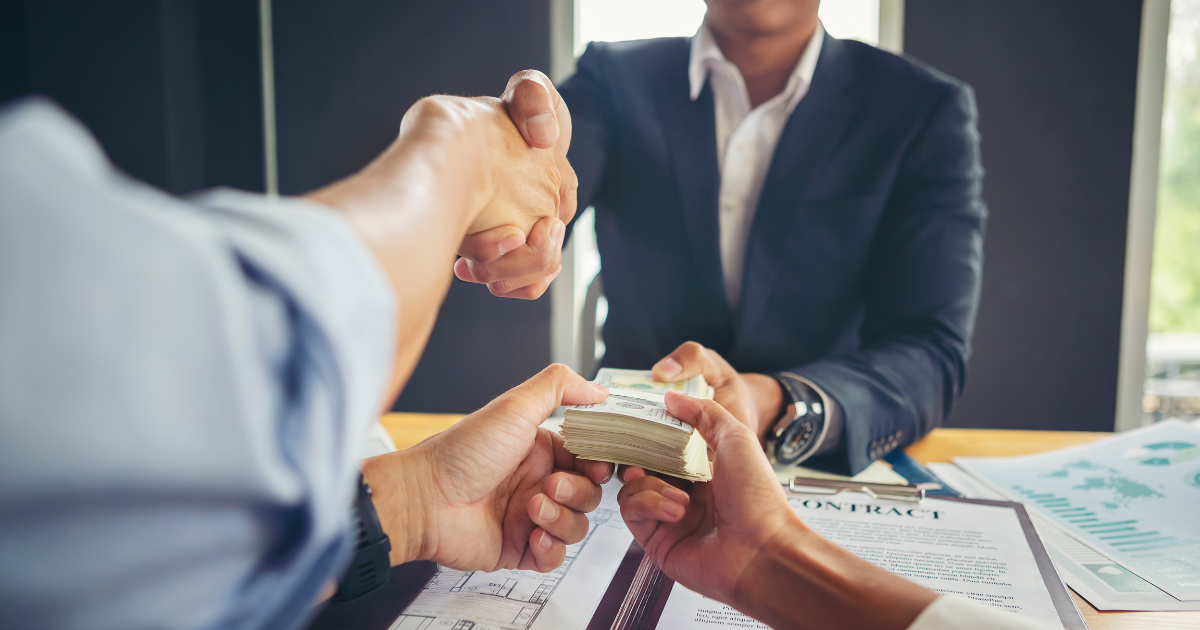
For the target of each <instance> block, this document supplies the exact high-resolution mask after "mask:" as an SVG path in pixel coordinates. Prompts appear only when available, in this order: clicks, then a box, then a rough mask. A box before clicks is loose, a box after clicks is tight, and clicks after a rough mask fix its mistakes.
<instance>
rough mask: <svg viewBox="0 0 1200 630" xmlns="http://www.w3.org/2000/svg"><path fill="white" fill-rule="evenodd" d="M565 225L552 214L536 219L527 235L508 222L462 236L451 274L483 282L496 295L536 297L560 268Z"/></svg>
mask: <svg viewBox="0 0 1200 630" xmlns="http://www.w3.org/2000/svg"><path fill="white" fill-rule="evenodd" d="M566 234H567V226H566V224H565V223H563V222H562V221H561V220H559V219H557V218H555V217H546V218H544V219H542V220H540V221H538V222H537V223H536V224H534V226H533V230H532V231H531V232H530V233H529V238H528V240H526V238H525V236H524V235H523V234H521V231H520V230H517V229H516V228H514V227H512V226H508V225H504V226H501V227H498V228H494V229H491V230H487V231H485V232H480V233H479V234H475V235H473V236H468V237H467V238H465V239H463V243H462V247H461V248H460V249H459V251H458V255H459V256H462V258H459V259H458V260H457V261H456V262H455V263H454V275H455V276H457V277H458V279H459V280H463V281H464V282H475V283H479V284H486V285H487V287H488V290H489V291H491V292H492V295H495V296H497V297H508V298H517V299H522V300H536V299H538V298H539V297H541V296H542V294H543V293H545V292H546V289H548V288H549V287H550V283H551V282H553V281H554V279H555V278H557V277H558V274H559V272H561V271H562V265H561V259H562V246H563V241H564V240H565V239H566Z"/></svg>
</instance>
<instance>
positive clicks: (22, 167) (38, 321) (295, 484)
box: [0, 101, 397, 628]
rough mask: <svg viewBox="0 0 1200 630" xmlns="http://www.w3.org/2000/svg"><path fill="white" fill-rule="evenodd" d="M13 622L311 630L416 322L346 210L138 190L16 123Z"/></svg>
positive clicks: (7, 273) (5, 207) (8, 520)
mask: <svg viewBox="0 0 1200 630" xmlns="http://www.w3.org/2000/svg"><path fill="white" fill-rule="evenodd" d="M0 296H3V298H0V618H3V619H21V620H22V621H23V622H24V623H25V625H26V626H27V627H55V628H84V627H86V628H150V627H154V628H177V627H178V628H183V627H188V628H191V627H226V626H229V627H233V626H237V627H254V628H295V627H298V626H300V625H301V624H302V623H304V622H305V621H306V620H307V619H308V617H309V616H310V615H311V610H312V606H311V603H312V601H313V599H314V597H315V595H316V594H317V592H318V591H319V589H320V588H321V586H322V584H323V583H325V582H326V581H327V580H328V579H329V578H331V577H334V576H335V574H336V573H337V572H338V571H339V570H340V568H341V567H342V566H343V564H344V562H345V560H346V558H347V555H348V551H349V540H348V535H347V528H348V520H349V519H348V516H349V509H348V507H349V505H350V500H351V496H352V494H351V492H352V489H353V483H354V479H355V470H356V463H357V456H358V453H357V451H358V449H359V448H360V447H361V443H362V440H361V435H362V433H363V432H364V431H365V430H366V428H367V426H368V423H369V422H370V421H371V420H372V419H373V418H375V417H377V415H378V413H379V410H380V409H381V408H382V405H383V402H384V401H383V397H384V395H385V391H386V386H387V381H388V378H389V376H390V371H391V368H392V364H391V356H392V353H393V351H394V347H395V343H394V342H395V335H396V317H397V308H396V304H395V294H394V293H393V292H392V291H391V289H390V287H389V285H388V283H387V281H386V279H385V277H384V275H383V273H382V271H381V270H380V269H379V267H378V265H377V263H376V262H375V260H374V259H373V258H372V256H371V254H370V252H369V251H367V250H366V248H365V247H364V246H363V245H362V243H361V242H360V241H359V240H358V238H357V236H356V235H355V234H354V232H353V231H352V230H351V229H350V227H349V226H348V225H347V224H346V222H345V221H344V220H343V219H342V218H341V217H340V216H339V215H338V214H337V213H335V212H332V211H330V210H328V209H326V208H324V207H321V206H319V205H316V204H312V203H308V202H305V201H302V200H296V199H269V198H265V197H262V196H259V195H251V194H247V193H240V192H235V191H228V190H219V191H214V192H209V193H206V194H203V195H200V196H197V197H193V198H190V199H187V200H180V199H177V198H174V197H171V196H169V195H166V194H164V193H162V192H160V191H158V190H156V189H153V188H151V187H149V186H146V185H143V184H141V183H139V182H136V181H134V180H131V179H129V178H128V177H125V176H124V175H122V174H121V173H119V172H118V171H117V170H116V169H114V168H113V167H112V166H111V165H110V164H109V163H108V161H107V159H106V158H105V157H104V155H103V153H102V151H101V150H100V148H99V146H98V145H97V144H96V142H95V141H94V140H93V139H92V138H91V136H90V135H89V134H88V133H87V131H86V130H85V129H84V128H83V127H81V126H80V125H79V124H78V123H77V122H75V121H74V120H72V119H71V118H70V117H69V116H67V115H66V114H65V113H63V112H62V111H61V110H60V109H58V108H57V107H56V106H54V105H52V104H50V103H48V102H46V101H26V102H23V103H20V104H18V105H15V106H12V107H10V108H9V109H7V110H6V111H3V112H0Z"/></svg>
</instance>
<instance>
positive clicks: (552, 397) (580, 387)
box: [489, 363, 608, 426]
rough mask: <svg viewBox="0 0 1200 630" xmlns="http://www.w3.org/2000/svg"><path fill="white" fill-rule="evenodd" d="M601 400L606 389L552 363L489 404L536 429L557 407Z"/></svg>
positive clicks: (604, 395)
mask: <svg viewBox="0 0 1200 630" xmlns="http://www.w3.org/2000/svg"><path fill="white" fill-rule="evenodd" d="M605 398H608V390H607V389H605V388H604V387H603V386H601V385H597V384H595V383H591V382H588V381H586V380H584V378H583V377H582V376H580V375H578V374H576V373H575V371H574V370H572V369H571V368H569V367H567V366H565V365H563V364H561V363H555V364H554V365H551V366H550V367H547V368H546V369H544V370H542V371H541V372H539V373H538V374H537V375H535V376H534V377H533V378H531V379H529V380H527V381H525V382H524V383H521V384H520V385H517V386H516V387H514V388H512V389H510V390H508V391H507V392H505V393H504V394H503V395H502V396H500V398H497V399H496V400H495V401H493V402H492V404H493V405H499V406H501V407H502V408H504V409H505V410H506V411H508V412H509V414H511V415H512V416H516V417H518V418H520V419H521V420H523V421H528V422H531V423H533V424H534V425H535V426H536V425H537V424H540V423H541V422H542V421H543V420H545V419H546V418H548V417H549V416H550V413H551V412H553V411H554V410H555V409H557V408H558V407H559V406H561V405H591V404H595V403H599V402H603V401H604V399H605ZM489 406H491V405H489ZM509 414H505V415H509Z"/></svg>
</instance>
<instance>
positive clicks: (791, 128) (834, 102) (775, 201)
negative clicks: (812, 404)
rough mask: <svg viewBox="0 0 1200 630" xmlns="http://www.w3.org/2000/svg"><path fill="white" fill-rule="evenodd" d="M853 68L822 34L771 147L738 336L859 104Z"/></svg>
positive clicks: (756, 311) (763, 297)
mask: <svg viewBox="0 0 1200 630" xmlns="http://www.w3.org/2000/svg"><path fill="white" fill-rule="evenodd" d="M854 88H855V84H854V68H853V65H852V64H851V63H850V60H849V59H848V58H847V56H846V54H845V50H844V46H843V44H842V42H840V41H838V40H836V39H834V38H832V37H828V36H827V37H826V38H825V42H824V44H823V46H822V48H821V55H820V57H819V58H818V59H817V67H816V69H815V71H814V72H813V80H812V85H811V86H810V87H809V90H808V93H807V94H805V96H804V98H802V99H801V100H800V102H799V103H797V104H796V109H795V110H793V111H792V115H791V116H790V117H789V118H788V122H787V124H786V125H785V126H784V129H783V133H782V134H781V135H780V138H779V143H778V144H777V145H776V147H775V155H774V158H773V159H772V160H771V168H770V170H769V171H768V173H767V179H766V182H765V183H764V185H763V191H762V194H761V195H760V196H759V202H758V210H757V212H756V213H755V216H754V223H753V225H752V226H751V231H750V239H749V241H748V243H747V246H746V264H745V271H744V275H743V277H742V287H743V289H742V299H741V305H740V309H739V312H738V327H737V328H738V331H739V334H738V337H739V339H740V338H741V337H742V336H743V335H745V334H746V333H747V331H749V330H751V329H753V327H754V325H755V323H756V322H757V321H758V319H759V318H760V317H761V316H762V314H763V312H764V309H765V308H766V306H767V301H768V299H769V298H770V295H771V285H772V284H773V283H774V281H775V277H776V276H777V275H778V273H779V269H780V266H781V265H785V264H787V260H788V253H787V252H786V251H784V249H785V247H786V245H787V242H788V239H789V237H790V234H791V232H792V231H793V228H794V226H795V223H796V220H797V218H798V217H799V215H800V213H801V208H802V204H803V203H804V201H805V199H806V197H807V196H808V195H809V194H811V191H812V189H813V188H814V187H815V183H816V182H818V181H820V177H821V174H822V171H824V169H825V166H826V165H827V164H828V163H829V161H830V160H831V159H832V158H833V155H834V152H835V151H836V149H837V146H838V144H839V140H840V138H841V137H842V136H843V135H844V133H845V132H846V130H847V129H848V126H849V123H850V122H851V120H852V119H853V117H854V116H855V114H856V113H857V110H858V104H859V99H857V98H856V97H855V91H856V90H855V89H854Z"/></svg>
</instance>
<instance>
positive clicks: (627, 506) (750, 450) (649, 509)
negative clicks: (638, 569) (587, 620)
mask: <svg viewBox="0 0 1200 630" xmlns="http://www.w3.org/2000/svg"><path fill="white" fill-rule="evenodd" d="M666 404H667V411H669V412H670V413H671V415H673V416H675V417H676V418H679V419H680V420H683V421H684V422H687V423H688V424H691V425H693V426H695V427H696V429H697V430H698V431H700V435H702V436H703V437H704V439H705V441H707V442H708V445H709V446H710V447H712V449H713V450H714V452H715V459H714V460H713V479H712V481H711V482H709V483H697V484H692V486H691V488H690V492H684V491H683V490H680V489H679V488H676V487H674V486H672V485H670V484H668V483H667V482H666V481H664V480H663V479H661V478H658V477H653V476H647V475H646V473H645V471H644V470H643V469H641V468H629V469H628V470H626V471H625V472H624V473H623V474H624V478H625V479H624V480H625V486H624V487H623V488H622V489H621V492H620V493H619V494H618V495H617V500H618V501H619V502H620V504H621V516H622V517H623V518H624V519H625V523H626V524H627V525H628V526H629V529H630V531H631V532H633V536H634V538H635V539H636V540H637V542H638V544H639V545H641V546H642V548H643V549H645V550H646V553H647V554H649V555H650V557H651V558H653V559H654V561H655V562H656V563H657V564H658V566H659V567H660V568H661V569H662V570H663V571H664V572H665V573H666V574H667V575H668V576H670V577H671V578H672V579H674V580H676V581H678V582H680V583H681V584H683V585H684V586H686V587H688V588H690V589H692V590H694V591H696V592H698V593H701V594H702V595H706V596H708V597H711V598H713V599H717V600H720V601H723V602H732V601H733V598H734V594H735V589H736V587H737V584H738V582H739V580H740V579H741V578H742V576H743V574H744V573H745V572H746V569H747V567H748V566H749V565H750V563H751V562H752V561H753V560H754V559H755V558H756V556H757V555H758V554H759V553H760V552H761V551H762V550H764V549H766V548H768V546H770V545H771V544H772V543H773V542H774V541H775V539H776V538H777V537H779V536H781V533H783V532H788V531H793V530H802V531H803V530H807V527H806V526H805V525H804V524H803V523H802V522H801V521H800V519H799V517H798V516H796V513H795V512H794V511H792V509H791V507H789V506H788V503H787V498H786V497H785V496H784V493H783V488H782V486H780V485H779V482H778V481H777V480H776V478H775V474H774V473H773V472H772V470H771V466H770V464H768V463H767V460H766V458H765V457H763V453H762V449H761V448H760V447H759V444H758V440H757V439H756V438H755V436H754V434H753V433H751V432H750V429H749V428H747V427H746V426H745V425H744V424H742V423H740V422H738V421H737V420H736V419H735V418H734V417H733V416H732V415H730V413H729V411H727V410H726V409H725V408H724V407H722V406H720V405H718V404H717V403H715V402H714V401H709V400H699V399H696V398H690V397H688V396H683V395H680V394H677V393H675V392H670V393H668V394H667V396H666Z"/></svg>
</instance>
